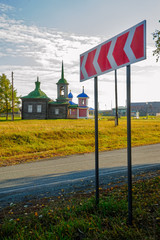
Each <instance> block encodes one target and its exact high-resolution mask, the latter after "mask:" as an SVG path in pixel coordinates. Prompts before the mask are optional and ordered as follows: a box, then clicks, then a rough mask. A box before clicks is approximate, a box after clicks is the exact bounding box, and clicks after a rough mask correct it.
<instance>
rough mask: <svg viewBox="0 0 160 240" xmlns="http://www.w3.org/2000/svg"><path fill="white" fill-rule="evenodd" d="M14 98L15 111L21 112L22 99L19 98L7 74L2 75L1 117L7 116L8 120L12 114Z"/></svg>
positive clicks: (0, 82) (0, 88)
mask: <svg viewBox="0 0 160 240" xmlns="http://www.w3.org/2000/svg"><path fill="white" fill-rule="evenodd" d="M12 97H13V99H14V111H15V112H16V111H18V110H19V104H20V98H19V97H18V96H17V90H15V89H13V96H12V84H11V83H10V81H9V79H7V76H6V75H5V74H2V75H0V115H1V114H5V115H6V120H8V115H9V113H11V112H12Z"/></svg>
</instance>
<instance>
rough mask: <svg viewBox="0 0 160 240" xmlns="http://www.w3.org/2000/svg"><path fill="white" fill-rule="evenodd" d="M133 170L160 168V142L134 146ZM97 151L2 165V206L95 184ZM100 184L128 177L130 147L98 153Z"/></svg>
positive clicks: (0, 188)
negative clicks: (7, 165)
mask: <svg viewBox="0 0 160 240" xmlns="http://www.w3.org/2000/svg"><path fill="white" fill-rule="evenodd" d="M132 166H133V174H137V173H141V172H146V171H154V170H157V169H160V144H155V145H148V146H142V147H134V148H132ZM94 169H95V157H94V153H89V154H80V155H72V156H67V157H63V158H54V159H48V160H41V161H37V162H33V163H26V164H20V165H15V166H9V167H2V168H0V208H2V207H4V206H7V205H9V204H10V203H14V202H17V201H25V200H28V199H29V198H33V197H37V198H40V197H43V196H51V195H60V194H62V189H63V192H64V191H65V192H66V193H67V192H68V193H69V192H73V191H78V190H85V189H86V190H87V189H91V188H92V189H93V188H94V176H95V170H94ZM99 175H100V185H103V186H104V185H105V184H108V183H110V182H114V181H116V180H119V179H120V178H121V179H122V178H123V179H124V180H127V150H126V149H120V150H114V151H109V152H100V153H99Z"/></svg>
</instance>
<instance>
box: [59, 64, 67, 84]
mask: <svg viewBox="0 0 160 240" xmlns="http://www.w3.org/2000/svg"><path fill="white" fill-rule="evenodd" d="M57 84H67V85H68V82H67V80H66V79H65V78H64V70H63V61H62V72H61V79H59V81H58V83H57Z"/></svg>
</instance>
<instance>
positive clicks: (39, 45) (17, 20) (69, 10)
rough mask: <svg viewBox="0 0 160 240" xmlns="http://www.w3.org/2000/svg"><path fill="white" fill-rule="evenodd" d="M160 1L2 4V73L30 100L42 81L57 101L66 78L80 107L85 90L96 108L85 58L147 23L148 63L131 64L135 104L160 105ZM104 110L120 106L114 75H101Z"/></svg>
mask: <svg viewBox="0 0 160 240" xmlns="http://www.w3.org/2000/svg"><path fill="white" fill-rule="evenodd" d="M159 9H160V1H159V0H152V1H151V0H134V1H131V0H121V1H120V0H112V1H110V0H0V74H2V73H4V74H6V75H7V77H8V78H9V79H11V72H12V71H13V72H14V86H15V88H16V89H17V90H18V95H22V96H24V95H27V94H28V93H29V92H30V91H32V90H33V89H34V87H35V81H36V78H37V76H39V79H40V82H41V90H42V91H44V92H45V93H46V94H47V95H48V96H49V97H50V98H52V99H56V98H57V89H56V83H57V82H58V80H59V79H60V77H61V63H62V60H63V62H64V76H65V78H66V79H67V81H68V83H69V84H70V85H69V90H72V93H73V95H74V102H77V99H76V96H77V95H78V94H79V93H80V92H81V91H82V86H84V87H85V92H86V93H87V94H88V95H89V97H90V99H89V105H90V106H91V107H94V96H93V92H94V84H93V79H90V80H87V81H85V82H83V83H80V81H79V79H80V76H79V55H80V54H81V53H83V52H85V51H87V50H89V49H90V48H92V47H94V46H96V45H98V44H100V43H102V42H103V41H106V40H108V39H110V38H112V37H114V36H115V35H117V34H119V33H121V32H123V31H124V30H126V29H128V28H130V27H132V26H134V25H136V24H137V23H139V22H141V21H143V20H147V59H146V60H144V61H141V62H138V63H135V64H132V65H131V83H132V86H131V89H132V93H131V99H132V102H139V101H143V102H149V101H160V62H158V63H157V62H156V59H155V57H153V54H152V53H153V50H154V49H155V46H154V41H153V39H152V33H153V32H154V31H155V29H160V23H159V20H160V15H159ZM117 72H118V104H119V105H120V106H125V104H126V68H125V67H124V68H121V69H119V70H118V71H117ZM98 82H99V107H100V109H110V108H111V107H114V105H115V94H114V88H115V85H114V72H111V73H107V74H104V75H101V76H99V78H98Z"/></svg>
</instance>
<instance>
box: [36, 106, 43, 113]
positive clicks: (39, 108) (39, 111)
mask: <svg viewBox="0 0 160 240" xmlns="http://www.w3.org/2000/svg"><path fill="white" fill-rule="evenodd" d="M41 112H42V105H37V113H41Z"/></svg>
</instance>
